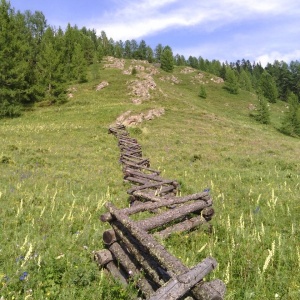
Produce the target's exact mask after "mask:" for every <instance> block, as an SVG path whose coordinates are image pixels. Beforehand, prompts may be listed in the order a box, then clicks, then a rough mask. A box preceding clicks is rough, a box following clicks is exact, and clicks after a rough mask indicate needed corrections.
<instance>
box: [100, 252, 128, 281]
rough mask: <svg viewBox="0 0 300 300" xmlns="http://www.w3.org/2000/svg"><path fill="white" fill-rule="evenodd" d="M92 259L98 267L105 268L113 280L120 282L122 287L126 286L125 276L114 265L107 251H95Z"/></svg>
mask: <svg viewBox="0 0 300 300" xmlns="http://www.w3.org/2000/svg"><path fill="white" fill-rule="evenodd" d="M94 259H95V261H96V262H97V263H98V265H99V267H105V268H106V269H107V270H108V271H109V272H110V274H111V275H112V276H113V277H114V278H115V279H117V280H119V281H120V283H121V284H122V285H124V286H126V285H127V280H126V278H127V277H126V274H125V273H124V272H122V271H121V270H120V269H119V268H118V267H117V266H116V265H115V263H114V261H113V257H112V255H111V252H110V251H109V250H106V249H103V250H100V251H97V252H96V253H95V255H94Z"/></svg>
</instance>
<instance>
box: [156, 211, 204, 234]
mask: <svg viewBox="0 0 300 300" xmlns="http://www.w3.org/2000/svg"><path fill="white" fill-rule="evenodd" d="M205 223H207V224H208V222H207V221H206V220H205V219H203V218H202V216H197V217H193V218H191V219H187V220H185V221H183V222H180V223H178V224H175V225H173V226H170V227H168V228H166V229H164V230H162V231H159V232H156V233H155V236H158V237H159V238H161V239H165V238H167V237H169V236H170V235H171V234H172V233H175V232H176V233H181V232H185V231H190V230H192V229H194V228H196V227H197V226H200V225H203V224H205Z"/></svg>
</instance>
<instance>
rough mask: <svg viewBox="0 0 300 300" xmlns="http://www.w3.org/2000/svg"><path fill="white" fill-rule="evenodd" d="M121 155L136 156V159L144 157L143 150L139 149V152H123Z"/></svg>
mask: <svg viewBox="0 0 300 300" xmlns="http://www.w3.org/2000/svg"><path fill="white" fill-rule="evenodd" d="M121 153H124V154H130V155H134V156H136V157H142V150H141V149H139V150H129V151H123V152H121Z"/></svg>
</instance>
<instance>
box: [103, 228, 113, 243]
mask: <svg viewBox="0 0 300 300" xmlns="http://www.w3.org/2000/svg"><path fill="white" fill-rule="evenodd" d="M102 238H103V242H104V244H105V245H108V246H109V245H111V244H112V243H114V242H116V241H117V237H116V233H115V231H114V230H113V229H109V230H105V231H104V232H103V235H102Z"/></svg>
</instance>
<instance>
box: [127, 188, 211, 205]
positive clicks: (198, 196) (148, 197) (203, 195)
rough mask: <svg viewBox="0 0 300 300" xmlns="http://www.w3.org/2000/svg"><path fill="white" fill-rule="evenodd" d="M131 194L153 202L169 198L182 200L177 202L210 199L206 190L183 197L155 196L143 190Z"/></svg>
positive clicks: (169, 199)
mask: <svg viewBox="0 0 300 300" xmlns="http://www.w3.org/2000/svg"><path fill="white" fill-rule="evenodd" d="M133 196H136V197H139V198H143V199H146V200H150V201H153V202H162V201H164V200H168V201H171V200H175V199H176V200H180V201H182V202H178V203H183V202H186V201H190V200H204V201H207V200H209V199H210V196H209V194H208V193H207V192H202V193H197V194H192V195H187V196H183V197H176V196H173V197H171V196H168V195H167V196H164V197H157V196H154V195H153V194H150V193H148V192H145V191H136V192H134V193H133Z"/></svg>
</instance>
